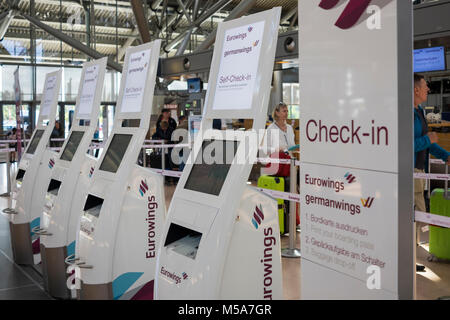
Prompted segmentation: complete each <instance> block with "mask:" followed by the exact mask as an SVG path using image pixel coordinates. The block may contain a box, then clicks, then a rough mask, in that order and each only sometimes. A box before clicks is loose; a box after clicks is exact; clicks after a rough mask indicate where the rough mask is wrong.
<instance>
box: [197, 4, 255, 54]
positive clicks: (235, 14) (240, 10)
mask: <svg viewBox="0 0 450 320" xmlns="http://www.w3.org/2000/svg"><path fill="white" fill-rule="evenodd" d="M255 4H256V0H244V1H241V2H240V3H239V4H238V5H237V6H236V7H235V8H234V9H233V10H232V11H231V12H230V14H229V15H228V17H226V18H225V19H224V21H229V20H232V19H236V18H239V17H242V16H243V15H244V14H246V13H247V12H248V11H249V10H250V9H251V8H253V7H254V5H255ZM216 33H217V30H214V31H213V32H211V33H210V34H209V36H208V37H207V38H206V39H205V40H204V41H203V42H202V43H201V44H200V45H199V46H198V47H197V49H195V50H194V52H199V51H204V50H207V49H208V48H209V47H210V46H212V45H213V43H214V41H215V40H216Z"/></svg>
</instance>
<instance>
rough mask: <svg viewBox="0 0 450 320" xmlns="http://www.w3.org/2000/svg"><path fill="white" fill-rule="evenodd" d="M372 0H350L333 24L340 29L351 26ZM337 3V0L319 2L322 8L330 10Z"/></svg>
mask: <svg viewBox="0 0 450 320" xmlns="http://www.w3.org/2000/svg"><path fill="white" fill-rule="evenodd" d="M371 1H372V0H350V1H349V3H348V4H347V6H346V7H345V9H344V11H343V12H342V13H341V15H340V16H339V18H338V20H337V21H336V23H335V26H336V27H338V28H341V29H344V30H345V29H349V28H351V27H353V26H354V25H355V24H356V23H357V22H358V20H359V18H361V16H362V15H363V13H364V12H365V11H366V9H367V7H368V6H369V4H370V2H371ZM338 3H339V0H322V1H321V2H320V4H319V7H321V8H322V9H324V10H330V9H332V8H334V7H335V6H336V5H337V4H338Z"/></svg>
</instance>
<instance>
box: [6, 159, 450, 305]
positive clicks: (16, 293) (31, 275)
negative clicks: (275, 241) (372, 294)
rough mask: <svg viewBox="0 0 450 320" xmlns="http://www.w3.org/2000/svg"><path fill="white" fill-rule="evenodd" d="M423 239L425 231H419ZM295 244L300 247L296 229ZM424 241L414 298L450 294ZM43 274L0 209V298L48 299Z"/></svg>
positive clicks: (295, 266)
mask: <svg viewBox="0 0 450 320" xmlns="http://www.w3.org/2000/svg"><path fill="white" fill-rule="evenodd" d="M5 173H6V166H5V165H4V164H0V194H1V193H3V192H5V191H6V174H5ZM174 191H175V186H174V185H170V186H166V187H165V192H166V205H167V209H168V208H169V204H170V200H171V199H172V196H173V193H174ZM7 206H8V199H7V198H2V197H0V212H1V210H2V209H3V208H5V207H7ZM420 237H421V239H420V240H421V241H424V242H426V241H427V239H428V232H424V233H423V232H422V233H421V234H420ZM281 243H282V248H286V247H288V244H289V237H288V236H282V237H281ZM295 247H296V248H300V234H299V233H297V237H296V242H295ZM427 249H428V247H427V243H425V244H422V245H421V246H419V247H417V262H418V263H421V264H424V265H425V266H426V272H420V273H417V277H416V298H417V299H437V298H439V297H442V296H450V262H429V261H428V260H427V257H428V256H429V254H428V251H427ZM300 269H301V259H299V258H282V270H283V290H284V298H285V299H289V300H296V299H300V298H301V293H300ZM42 286H43V284H42V278H41V277H40V275H39V274H38V273H37V272H36V271H35V270H34V269H32V268H31V267H26V266H18V265H16V264H14V263H13V261H12V252H11V245H10V240H9V225H8V220H7V218H6V217H5V216H4V215H2V214H1V213H0V300H3V299H51V297H49V296H48V295H47V294H46V293H45V292H44V290H43V289H42Z"/></svg>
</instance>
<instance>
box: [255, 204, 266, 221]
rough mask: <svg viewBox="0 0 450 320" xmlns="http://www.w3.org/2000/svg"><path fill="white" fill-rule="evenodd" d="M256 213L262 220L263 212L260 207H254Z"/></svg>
mask: <svg viewBox="0 0 450 320" xmlns="http://www.w3.org/2000/svg"><path fill="white" fill-rule="evenodd" d="M256 213H257V214H258V215H259V216H260V217H261V220H264V214H263V213H262V211H261V209H259V208H258V207H256Z"/></svg>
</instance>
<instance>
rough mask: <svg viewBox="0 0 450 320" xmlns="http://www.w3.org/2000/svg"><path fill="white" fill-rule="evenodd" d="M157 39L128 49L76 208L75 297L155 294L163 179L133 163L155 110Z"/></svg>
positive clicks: (147, 295) (125, 296) (103, 297)
mask: <svg viewBox="0 0 450 320" xmlns="http://www.w3.org/2000/svg"><path fill="white" fill-rule="evenodd" d="M160 46H161V41H160V40H156V41H153V42H151V43H146V44H143V45H140V46H138V47H134V48H130V49H128V50H127V54H126V57H125V63H124V67H123V72H122V81H121V90H120V96H119V99H118V100H117V101H118V104H117V112H116V116H115V118H114V126H113V130H112V133H111V135H110V137H109V138H108V141H107V143H106V146H105V151H104V152H103V154H102V156H101V157H100V159H99V161H98V164H97V166H96V168H95V171H94V174H93V176H92V182H91V184H90V187H89V188H88V189H87V194H86V193H85V197H84V201H83V202H82V203H83V207H81V210H80V216H81V219H80V226H79V231H78V236H77V239H76V249H75V252H76V257H75V258H74V259H70V260H69V259H68V260H67V262H69V263H73V264H76V265H77V266H79V267H80V268H81V281H80V282H81V289H80V292H79V298H80V299H152V298H153V283H154V276H155V265H156V244H157V243H158V241H159V238H160V230H161V228H162V223H163V221H164V215H165V199H164V189H163V179H162V176H161V175H159V174H156V173H154V172H153V171H151V170H149V169H147V168H143V167H140V166H138V165H137V164H136V162H137V159H138V156H139V152H140V150H141V148H142V145H143V143H144V139H145V136H146V134H147V131H148V128H149V124H150V115H151V110H152V104H153V103H152V101H153V91H154V87H155V80H156V71H157V66H158V59H159V52H160Z"/></svg>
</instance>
